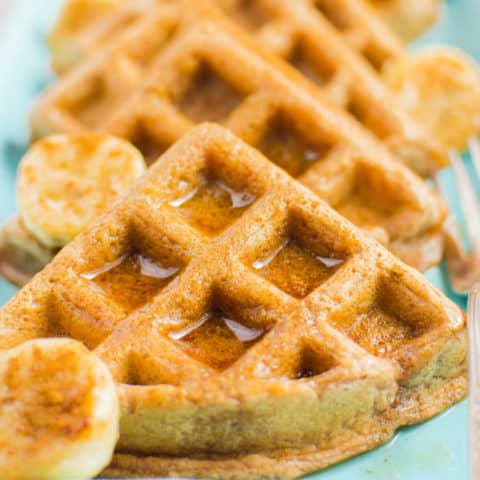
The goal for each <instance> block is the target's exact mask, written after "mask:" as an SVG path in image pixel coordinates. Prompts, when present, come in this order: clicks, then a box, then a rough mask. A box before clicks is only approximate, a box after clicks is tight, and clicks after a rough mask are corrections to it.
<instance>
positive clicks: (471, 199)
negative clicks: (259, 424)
mask: <svg viewBox="0 0 480 480" xmlns="http://www.w3.org/2000/svg"><path fill="white" fill-rule="evenodd" d="M450 161H451V164H452V171H453V174H454V176H455V182H456V184H457V190H458V193H459V196H460V205H461V207H462V212H463V217H464V219H465V223H466V225H467V230H468V235H469V237H470V242H471V246H472V253H480V209H479V206H478V200H477V195H476V193H475V190H474V189H473V186H472V184H471V182H470V179H469V176H468V172H467V169H466V168H465V165H464V164H463V161H462V159H461V158H460V156H459V155H458V153H457V152H454V151H451V152H450Z"/></svg>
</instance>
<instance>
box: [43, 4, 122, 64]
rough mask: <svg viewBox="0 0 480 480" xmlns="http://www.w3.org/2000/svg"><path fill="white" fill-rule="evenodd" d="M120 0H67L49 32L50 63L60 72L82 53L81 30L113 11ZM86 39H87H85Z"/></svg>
mask: <svg viewBox="0 0 480 480" xmlns="http://www.w3.org/2000/svg"><path fill="white" fill-rule="evenodd" d="M120 3H121V0H69V1H68V2H66V4H65V6H64V7H63V10H62V13H61V14H60V18H59V20H58V21H57V23H56V25H55V27H54V29H53V31H52V33H51V34H50V38H49V44H50V48H51V51H52V64H53V68H54V69H55V70H56V71H57V72H61V71H63V70H65V69H66V68H67V67H69V66H70V65H71V64H73V63H75V61H76V60H77V59H78V58H80V57H81V56H82V55H83V53H84V52H83V49H82V31H83V30H85V29H86V28H87V27H88V26H89V25H90V24H91V23H93V22H94V21H96V20H98V19H99V18H101V17H103V16H105V15H107V14H108V13H110V12H113V11H114V10H115V9H116V7H118V5H119V4H120ZM85 40H88V39H85Z"/></svg>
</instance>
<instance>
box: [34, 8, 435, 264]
mask: <svg viewBox="0 0 480 480" xmlns="http://www.w3.org/2000/svg"><path fill="white" fill-rule="evenodd" d="M186 12H187V13H186V14H185V15H184V16H183V17H182V21H183V25H178V24H177V23H175V19H176V18H177V16H176V15H175V7H172V6H168V7H162V8H159V9H158V10H156V11H154V10H152V11H151V14H150V15H149V16H148V18H145V19H144V20H143V21H141V22H140V24H139V25H137V26H135V27H132V29H129V30H128V31H126V32H125V34H124V36H122V38H120V39H118V40H117V42H116V43H115V44H114V45H112V46H111V47H109V48H107V49H106V50H104V51H102V52H101V53H100V54H98V55H95V56H93V57H91V58H90V59H89V60H88V61H87V62H85V63H84V64H82V65H80V66H79V68H78V69H75V70H73V71H72V72H70V73H69V74H67V75H66V76H64V77H63V79H62V80H61V81H60V82H59V83H58V84H57V85H55V86H53V88H51V89H50V90H49V91H47V92H46V94H45V95H44V96H43V98H42V99H41V100H40V102H39V103H38V104H37V107H36V110H35V112H34V113H33V116H32V125H33V130H34V132H35V133H36V134H37V135H42V134H47V133H48V132H51V131H58V130H62V131H70V132H85V131H99V132H109V133H113V134H115V135H118V136H120V137H123V138H126V139H128V140H130V141H131V142H132V143H133V144H134V145H136V146H137V147H138V148H139V150H140V151H141V152H142V153H143V154H144V155H145V157H146V158H147V159H149V160H150V161H153V160H154V159H156V158H158V156H159V155H160V154H161V153H162V152H163V151H164V150H165V149H166V148H167V147H168V146H169V145H171V144H172V143H173V142H174V141H175V140H176V139H178V138H180V137H181V136H182V135H183V134H184V133H185V132H186V131H188V130H189V129H190V128H191V127H192V126H193V125H194V124H195V123H198V122H200V121H203V120H210V121H216V122H220V123H223V124H224V125H225V126H227V127H228V128H230V129H231V130H233V131H234V132H235V133H236V134H237V135H239V136H240V137H241V138H243V139H244V140H246V141H247V142H248V143H250V144H251V145H253V146H255V147H257V148H258V149H259V150H261V151H262V152H263V153H265V155H266V156H267V157H268V158H270V159H271V160H272V161H273V162H275V163H277V164H278V165H280V166H281V167H283V168H284V169H285V170H286V171H288V172H289V173H290V174H291V175H292V176H293V177H296V178H298V179H299V180H300V181H301V182H302V183H304V184H305V185H306V186H308V187H309V188H311V189H312V190H313V191H314V192H315V193H317V194H318V195H320V196H321V197H322V198H324V199H326V200H327V201H328V202H329V203H330V204H331V205H332V206H333V207H334V208H335V209H337V210H338V211H339V212H340V213H342V214H343V215H345V216H347V217H348V218H349V219H350V220H352V221H353V222H354V223H356V224H357V225H359V226H361V227H362V228H365V229H366V230H368V231H370V232H371V234H372V235H374V236H375V237H376V238H377V239H378V240H380V241H382V242H383V243H384V244H386V245H388V246H390V248H391V249H392V250H393V251H395V252H397V251H398V252H400V253H401V254H402V255H404V258H408V260H409V262H410V263H411V264H412V265H414V266H416V267H417V268H419V269H424V268H426V267H428V266H430V265H432V264H435V263H438V261H440V259H441V256H442V239H441V234H440V232H439V230H440V225H441V223H442V221H443V219H444V209H443V206H442V205H441V204H440V203H439V201H438V199H437V197H435V196H434V195H433V194H432V193H431V192H430V190H429V189H428V188H427V187H426V186H425V185H424V184H423V183H422V182H421V181H420V180H419V179H418V178H417V177H416V176H415V175H413V174H412V173H410V172H409V171H408V169H407V168H405V167H404V166H402V165H401V164H400V163H399V162H398V161H397V160H396V159H395V158H393V157H392V156H391V154H390V153H389V152H388V151H387V150H386V149H385V148H384V147H383V146H382V145H381V144H379V143H378V142H377V141H375V139H374V138H373V137H372V136H370V135H369V134H368V133H367V132H365V131H364V130H363V129H362V128H361V127H360V126H359V125H358V124H357V123H356V122H355V121H353V120H352V119H351V118H349V117H348V116H346V115H345V114H344V113H343V112H342V111H340V110H337V109H335V108H334V107H332V106H331V105H330V104H329V103H328V102H327V101H326V100H325V99H324V96H323V95H322V93H321V92H319V91H318V90H317V89H316V88H315V87H314V86H313V85H311V84H310V83H309V82H307V81H306V80H305V79H304V78H302V76H301V75H299V74H298V73H297V72H295V71H294V70H292V69H291V68H289V67H288V66H287V65H285V64H283V62H280V61H277V60H275V59H274V58H272V57H270V56H269V55H267V53H266V52H262V51H258V52H257V51H256V50H255V46H254V44H253V43H252V41H251V40H250V39H249V38H248V37H247V36H245V35H242V32H241V31H239V30H237V29H235V28H234V27H232V26H231V24H230V23H229V22H227V21H224V19H223V18H221V17H218V16H217V15H215V13H214V12H212V11H211V10H208V12H207V13H208V14H206V13H205V12H204V11H201V12H198V10H196V8H195V7H194V6H193V5H190V7H189V9H188V10H187V11H186ZM189 15H190V17H189ZM199 15H200V17H201V20H199V18H198V16H199ZM188 17H189V18H188ZM162 25H163V26H164V28H163V30H162V29H161V26H162ZM167 25H168V28H167V27H166V26H167ZM175 28H176V30H177V34H176V35H174V36H172V32H173V30H174V29H175ZM152 31H154V32H156V36H155V40H156V41H157V43H155V45H154V44H153V41H150V42H147V40H146V39H147V38H150V39H151V36H150V34H151V32H152ZM158 32H161V34H158ZM162 41H163V43H162ZM139 42H140V44H141V45H142V55H143V56H142V60H141V61H142V62H143V63H141V64H140V59H138V57H135V55H136V54H137V53H138V51H137V50H136V47H137V46H138V43H139ZM158 42H159V43H161V45H159V43H158ZM145 45H148V46H147V47H145ZM150 46H152V48H149V47H150ZM125 52H129V53H130V55H127V56H126V57H125ZM148 53H149V54H150V57H149V59H147V58H146V57H145V55H147V54H148ZM146 64H148V67H145V65H146ZM120 66H121V67H120ZM127 66H128V67H127ZM117 67H118V68H117ZM122 69H123V70H122ZM145 70H147V72H146V71H145ZM121 72H123V73H124V75H123V76H122V74H121ZM125 72H127V73H125ZM131 72H136V73H133V74H132V73H131ZM147 73H148V75H147ZM144 75H147V78H146V79H145V80H140V79H141V78H143V77H144ZM112 82H113V83H112Z"/></svg>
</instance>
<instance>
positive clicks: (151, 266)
mask: <svg viewBox="0 0 480 480" xmlns="http://www.w3.org/2000/svg"><path fill="white" fill-rule="evenodd" d="M137 260H138V263H139V265H140V271H141V273H142V275H144V276H145V277H152V278H170V277H173V275H175V274H176V273H177V272H178V271H179V270H180V269H179V268H178V267H163V266H162V265H159V264H158V263H155V262H154V261H152V260H150V259H149V258H147V257H144V256H143V255H138V256H137Z"/></svg>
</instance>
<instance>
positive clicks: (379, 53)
mask: <svg viewBox="0 0 480 480" xmlns="http://www.w3.org/2000/svg"><path fill="white" fill-rule="evenodd" d="M174 3H176V6H177V7H179V12H180V11H184V10H185V8H187V7H183V8H182V7H181V4H182V2H181V1H180V2H179V3H177V2H174ZM196 3H201V2H196ZM211 3H216V4H218V5H219V6H221V7H222V8H223V9H224V11H225V12H226V13H227V14H228V15H229V16H230V17H231V18H232V19H233V20H234V21H235V22H236V23H238V24H240V25H241V26H242V27H244V28H246V29H247V30H250V31H251V32H252V33H254V34H255V37H256V38H257V39H258V40H260V43H261V44H262V45H263V46H266V47H268V48H269V49H270V50H271V51H273V52H275V53H277V54H278V55H280V56H281V57H283V58H285V60H287V61H288V62H289V63H291V64H292V65H293V66H294V67H295V68H297V69H298V70H299V71H301V72H302V73H303V74H304V75H306V76H307V77H309V78H310V79H311V80H312V81H313V82H315V83H317V84H318V85H319V86H320V88H321V89H322V90H323V92H324V94H325V95H326V97H327V98H328V99H329V100H330V101H332V102H333V103H335V104H336V105H338V106H340V107H341V108H342V109H344V110H346V111H347V112H348V113H349V114H351V115H353V116H355V117H356V118H357V120H358V121H359V122H360V123H362V124H363V125H364V126H365V127H366V128H367V129H369V130H370V131H371V132H372V133H374V135H375V136H377V137H378V138H379V139H380V140H382V141H385V142H386V143H387V144H388V146H389V148H390V149H391V150H392V151H393V152H394V153H395V155H397V156H398V157H399V158H401V159H402V160H403V161H405V162H406V163H407V164H408V165H409V166H411V167H412V168H414V169H415V170H417V171H418V172H420V173H422V174H430V173H431V172H432V171H434V170H435V169H437V168H438V167H439V166H444V165H445V164H446V157H445V154H444V152H443V151H442V148H441V146H440V144H439V143H438V142H437V141H436V140H434V137H433V135H429V133H428V132H426V131H424V130H423V128H422V127H421V126H420V125H419V124H418V123H417V122H416V121H415V120H413V118H412V117H410V116H409V115H408V114H407V113H406V112H405V111H404V110H403V109H402V108H401V107H400V105H398V104H397V101H396V99H395V98H394V96H393V94H392V93H391V92H390V91H389V90H388V89H387V88H386V87H385V85H384V84H383V82H382V80H381V78H380V77H379V75H378V71H376V69H381V67H382V66H383V64H384V63H385V62H386V61H387V60H389V59H395V58H401V57H402V55H403V53H404V52H403V49H402V45H401V43H400V42H399V41H397V40H396V39H395V37H394V36H393V35H391V34H390V33H389V31H388V29H387V28H386V27H385V26H384V25H383V24H382V22H381V20H380V19H379V18H377V17H376V15H375V14H374V13H373V12H372V11H371V10H370V9H369V7H368V6H367V5H365V4H364V3H363V2H358V1H357V0H354V1H353V2H352V1H350V0H342V1H340V2H328V1H325V2H322V1H320V0H319V1H318V2H314V1H313V0H299V1H296V2H291V1H289V0H279V1H277V0H256V1H255V2H253V1H245V0H215V1H212V2H211ZM324 3H325V5H324ZM330 3H331V4H332V5H330ZM357 3H358V5H357ZM340 4H341V5H340ZM344 4H345V5H344ZM158 6H160V9H161V10H163V9H165V8H167V9H168V8H172V4H171V3H166V2H164V1H163V0H150V1H147V2H137V1H133V2H127V4H126V5H125V6H123V7H122V8H119V9H118V10H117V12H116V13H115V14H112V15H109V16H106V17H104V18H102V19H101V20H99V21H98V22H96V23H95V24H94V27H90V28H87V29H86V31H85V32H84V33H83V38H84V40H83V43H86V41H85V38H90V42H91V44H90V46H89V47H87V46H86V47H84V48H85V49H86V50H87V51H88V50H91V51H98V49H101V48H102V46H101V45H102V44H104V43H105V42H106V39H108V38H111V37H113V38H115V37H116V36H119V35H121V32H123V31H124V30H125V28H128V27H126V25H127V26H128V25H132V24H135V23H138V21H140V22H141V21H142V19H145V17H147V16H150V14H151V12H152V10H153V9H155V8H156V7H158ZM190 6H191V4H189V7H188V8H190ZM192 7H193V6H192ZM331 10H333V13H332V12H331ZM350 10H353V12H352V13H351V15H350V14H349V12H350ZM342 12H343V13H342ZM324 13H325V14H327V15H328V18H327V17H325V16H324ZM340 13H342V15H343V16H341V18H340V19H341V20H342V21H345V22H347V19H348V23H347V25H346V26H345V28H343V29H341V30H340V31H339V28H340V27H339V21H340V20H338V19H337V17H338V16H339V15H340ZM180 15H181V14H180ZM204 15H208V14H206V13H205V11H204ZM332 22H333V23H332ZM351 24H352V25H354V26H355V28H353V27H352V28H350V26H352V25H351ZM347 26H348V28H347ZM92 30H93V31H92ZM140 37H143V35H140ZM352 39H353V40H355V42H356V44H357V45H356V47H355V48H354V49H352V48H350V46H349V44H351V43H352V41H353V40H352ZM107 43H108V42H107ZM138 43H139V44H141V39H139V41H138ZM325 45H328V48H325ZM382 46H383V47H384V48H382ZM395 46H396V47H395ZM253 48H254V49H255V47H253ZM117 51H118V50H117Z"/></svg>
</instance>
